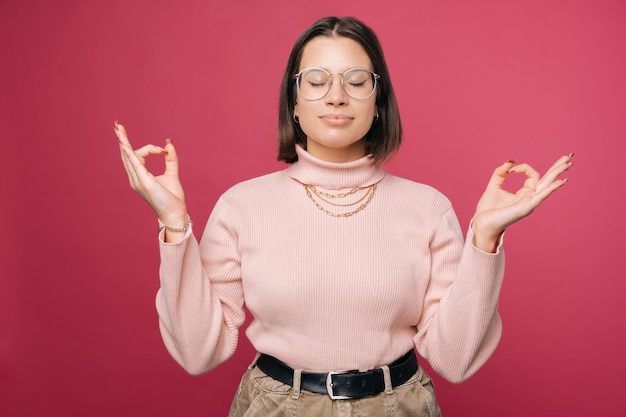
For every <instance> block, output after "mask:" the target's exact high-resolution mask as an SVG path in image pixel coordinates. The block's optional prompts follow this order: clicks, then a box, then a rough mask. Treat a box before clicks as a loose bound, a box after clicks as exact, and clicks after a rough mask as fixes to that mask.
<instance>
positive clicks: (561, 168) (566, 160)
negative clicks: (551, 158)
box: [535, 154, 574, 191]
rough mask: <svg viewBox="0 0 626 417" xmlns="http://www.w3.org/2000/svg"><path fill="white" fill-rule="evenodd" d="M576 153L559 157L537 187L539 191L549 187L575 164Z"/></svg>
mask: <svg viewBox="0 0 626 417" xmlns="http://www.w3.org/2000/svg"><path fill="white" fill-rule="evenodd" d="M573 156H574V155H573V154H570V155H567V156H562V157H561V158H559V159H558V160H557V161H556V162H555V163H554V164H553V165H552V166H551V167H550V169H548V171H547V172H546V173H545V174H544V175H543V177H541V179H540V180H539V182H538V183H537V185H536V186H535V189H536V190H537V191H541V190H542V189H543V188H546V187H548V186H549V185H550V184H552V183H553V182H554V181H555V180H556V179H557V178H558V177H559V176H560V175H561V174H563V173H564V172H565V171H567V170H568V169H570V168H571V167H572V166H573V165H574V164H573V162H572V157H573Z"/></svg>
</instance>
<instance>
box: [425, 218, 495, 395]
mask: <svg viewBox="0 0 626 417" xmlns="http://www.w3.org/2000/svg"><path fill="white" fill-rule="evenodd" d="M501 239H502V238H501ZM472 241H473V232H472V230H471V227H470V228H469V231H468V235H467V240H466V242H465V244H463V235H462V232H461V228H460V226H459V223H458V220H457V217H456V215H455V213H454V211H453V209H452V208H449V209H448V210H447V211H446V212H445V213H444V215H443V216H442V218H441V222H440V224H439V226H438V227H437V228H436V229H435V232H434V235H433V236H432V239H431V241H430V255H431V270H430V281H429V285H428V289H427V291H426V295H425V299H424V310H423V314H422V317H421V319H420V321H419V323H418V326H417V327H418V332H417V334H416V336H415V338H414V339H415V345H416V348H417V350H418V351H419V352H420V354H421V355H422V356H424V358H425V359H426V360H428V362H429V363H430V364H431V366H432V367H433V369H434V370H435V372H437V373H438V374H439V375H441V376H443V377H444V378H446V379H447V380H449V381H451V382H453V383H460V382H462V381H464V380H466V379H467V378H469V377H470V376H471V375H473V374H474V373H475V372H476V371H477V370H478V369H479V368H480V367H481V366H482V365H483V364H484V363H485V362H486V361H487V359H488V358H489V357H490V356H491V354H492V353H493V351H494V350H495V348H496V346H497V345H498V342H499V340H500V335H501V333H502V323H501V320H500V316H499V314H498V297H499V294H500V288H501V285H502V280H503V276H504V252H503V249H502V242H501V241H500V242H499V244H498V248H497V252H496V253H494V254H491V253H486V252H483V251H481V250H479V249H477V248H476V247H474V246H473V244H472Z"/></svg>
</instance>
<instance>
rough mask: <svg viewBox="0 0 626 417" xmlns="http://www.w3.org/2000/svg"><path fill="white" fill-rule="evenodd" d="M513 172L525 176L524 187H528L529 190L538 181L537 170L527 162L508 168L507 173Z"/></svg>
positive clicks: (533, 187)
mask: <svg viewBox="0 0 626 417" xmlns="http://www.w3.org/2000/svg"><path fill="white" fill-rule="evenodd" d="M511 172H515V173H516V174H522V175H524V176H526V180H525V181H524V185H523V187H524V188H529V189H531V190H533V189H535V186H536V185H537V182H538V181H539V178H540V176H539V172H537V171H536V170H535V169H534V168H533V167H531V166H530V165H528V164H519V165H516V166H514V167H511V169H509V173H511Z"/></svg>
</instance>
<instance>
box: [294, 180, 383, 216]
mask: <svg viewBox="0 0 626 417" xmlns="http://www.w3.org/2000/svg"><path fill="white" fill-rule="evenodd" d="M301 184H302V185H303V186H304V189H305V190H306V195H307V196H308V197H309V198H310V199H311V201H312V202H313V204H315V207H317V208H318V209H320V210H321V211H323V212H324V213H326V214H328V215H329V216H333V217H350V216H354V215H355V214H357V213H358V212H359V211H361V210H363V209H364V208H365V207H367V205H368V204H369V202H370V201H372V198H373V197H374V192H375V191H376V186H377V185H378V183H374V184H372V185H368V186H367V187H354V188H352V189H351V190H349V191H346V192H342V193H329V192H326V191H321V190H319V189H318V188H317V187H315V186H314V185H311V184H305V183H301Z"/></svg>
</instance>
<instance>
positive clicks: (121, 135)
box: [113, 120, 130, 146]
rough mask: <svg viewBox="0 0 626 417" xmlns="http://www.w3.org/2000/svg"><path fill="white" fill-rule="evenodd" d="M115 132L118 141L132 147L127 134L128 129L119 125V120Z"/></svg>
mask: <svg viewBox="0 0 626 417" xmlns="http://www.w3.org/2000/svg"><path fill="white" fill-rule="evenodd" d="M113 130H114V131H115V134H116V135H117V139H118V140H119V141H120V143H122V144H124V145H128V146H130V141H129V140H128V134H127V133H126V129H125V128H124V126H123V125H121V124H120V123H118V122H117V120H116V121H115V125H114V129H113Z"/></svg>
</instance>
